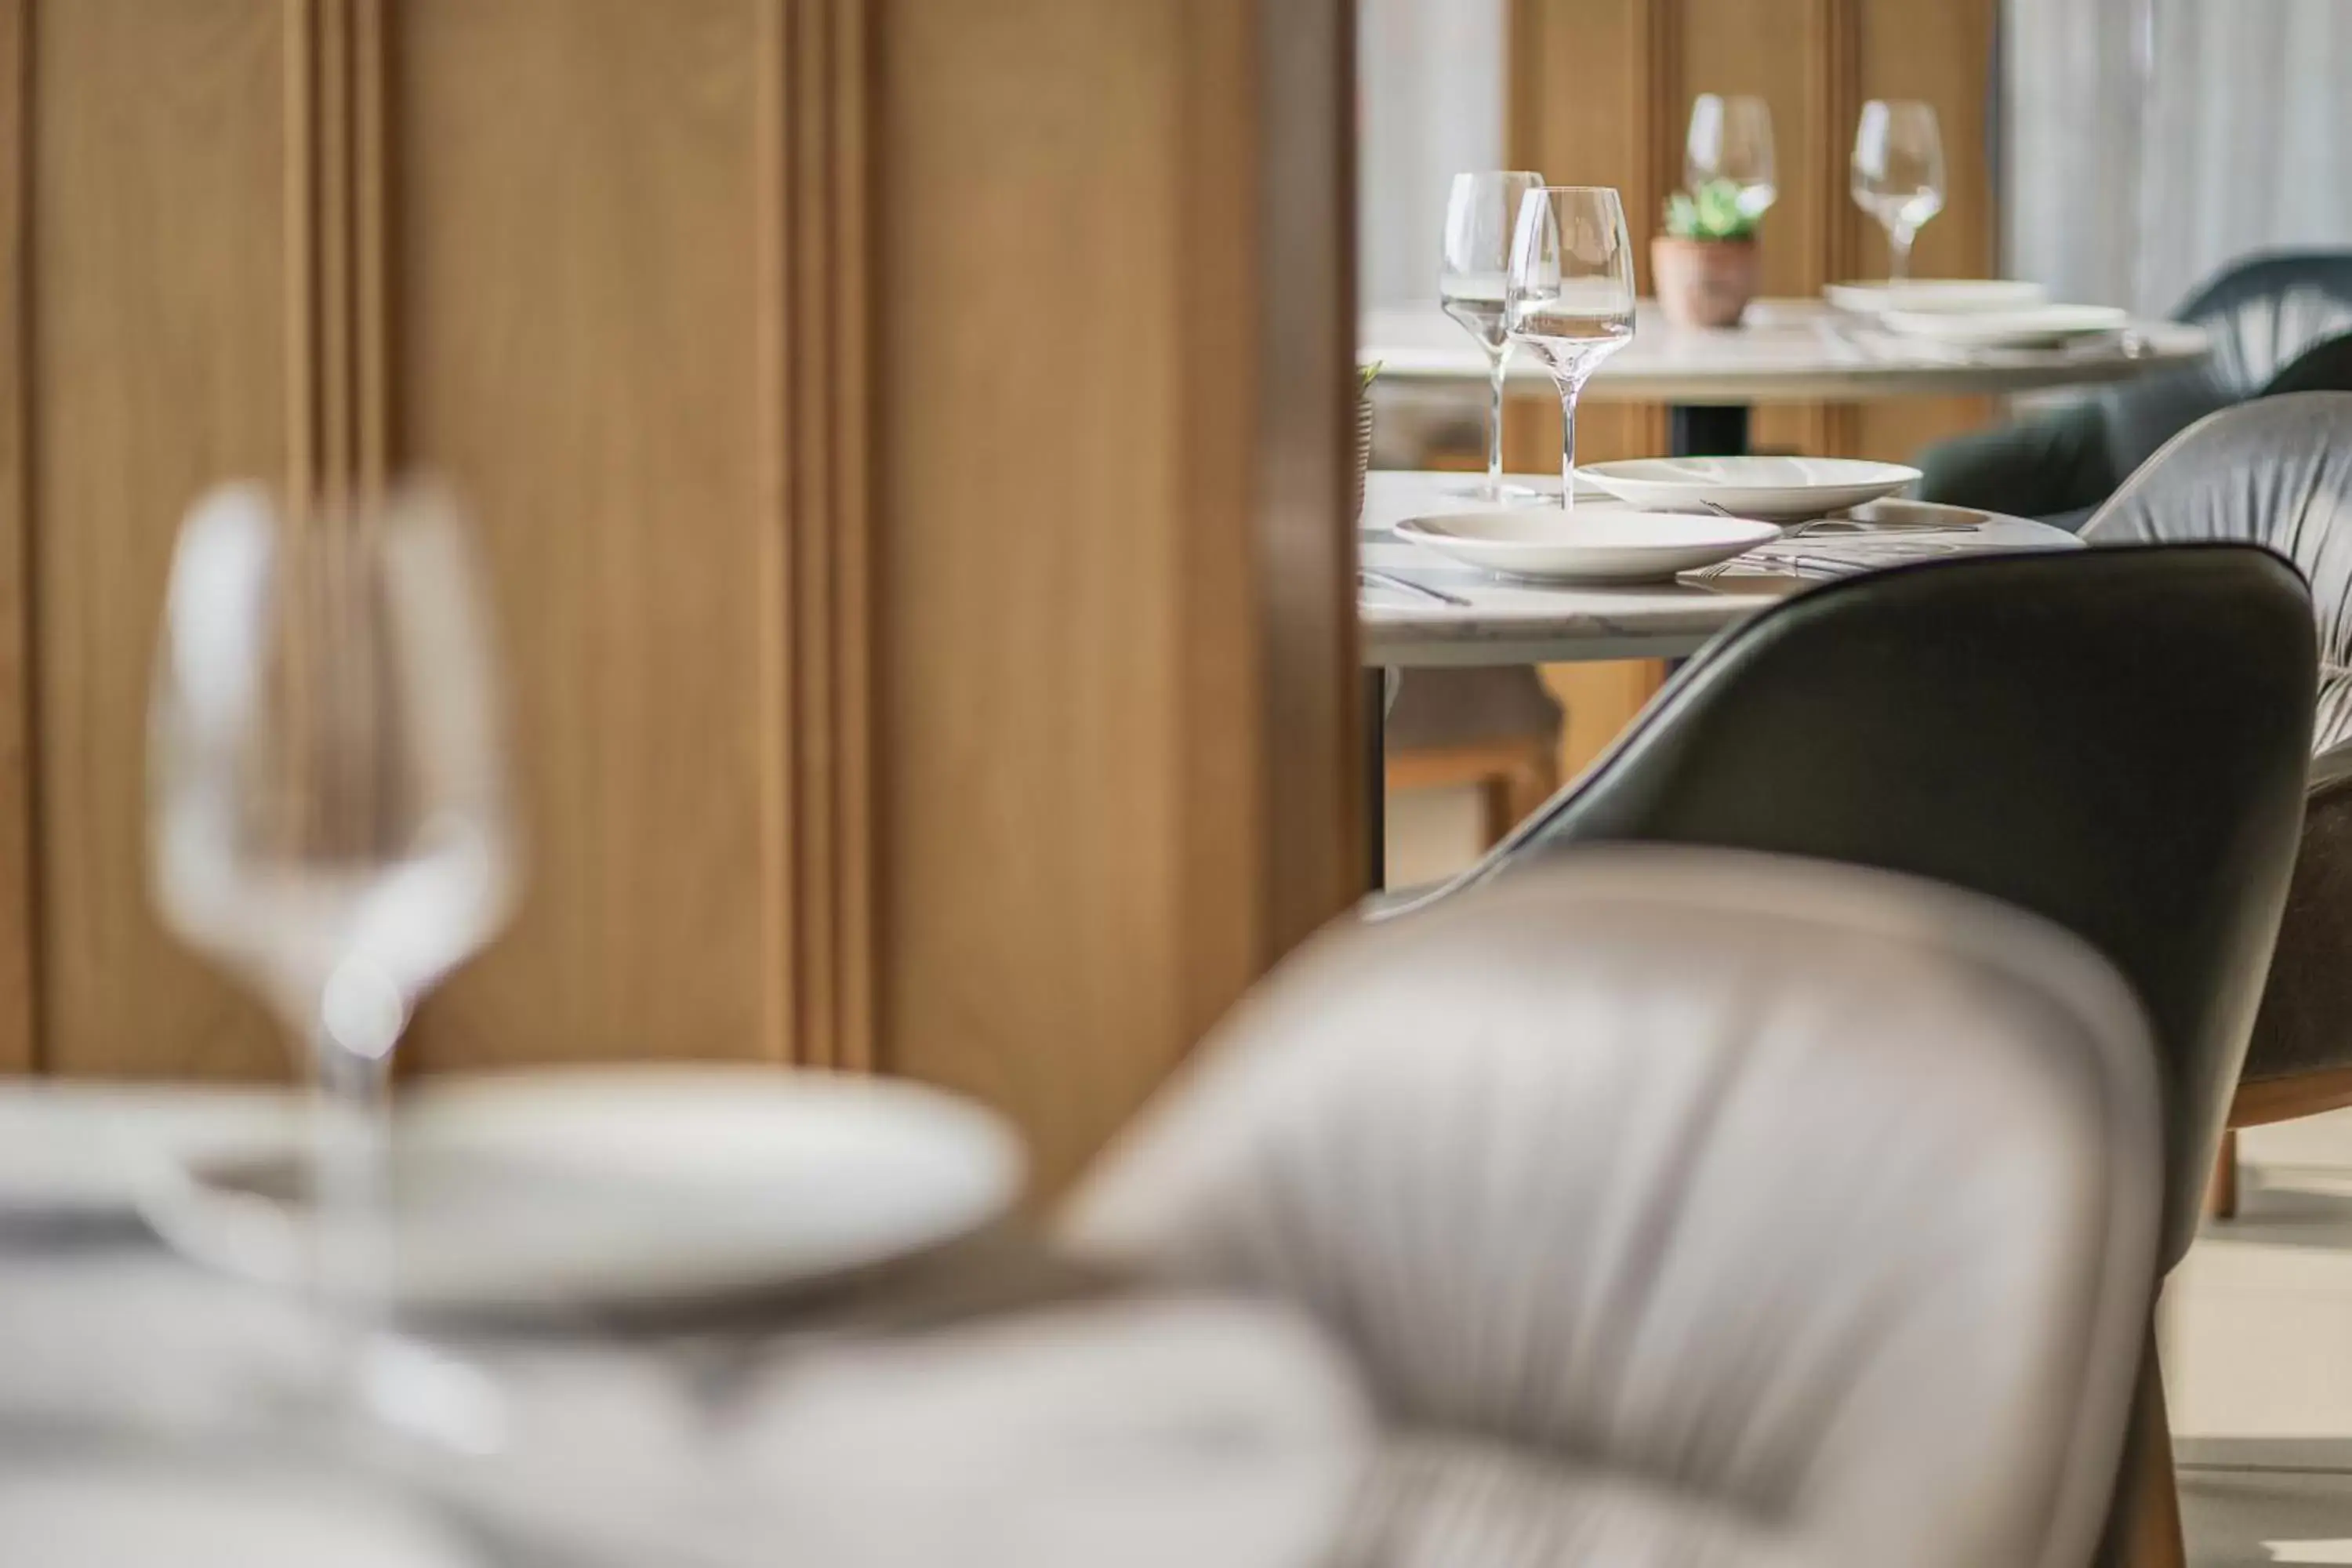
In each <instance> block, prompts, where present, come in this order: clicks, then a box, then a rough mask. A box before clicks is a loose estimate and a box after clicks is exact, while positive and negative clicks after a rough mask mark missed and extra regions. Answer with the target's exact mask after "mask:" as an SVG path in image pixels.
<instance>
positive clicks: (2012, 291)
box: [1822, 278, 2050, 316]
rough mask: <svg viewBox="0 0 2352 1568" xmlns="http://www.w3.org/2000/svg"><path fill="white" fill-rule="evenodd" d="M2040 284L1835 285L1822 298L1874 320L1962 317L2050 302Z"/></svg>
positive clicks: (1978, 280) (1947, 280) (1956, 280)
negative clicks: (1900, 315) (1908, 313)
mask: <svg viewBox="0 0 2352 1568" xmlns="http://www.w3.org/2000/svg"><path fill="white" fill-rule="evenodd" d="M2049 297H2050V296H2049V291H2048V290H2046V289H2043V288H2042V285H2041V284H2039V283H2029V282H2027V281H2025V280H2024V279H2020V278H1923V279H1918V280H1916V282H1909V283H1892V282H1879V283H1832V284H1830V285H1828V286H1827V287H1825V288H1824V289H1822V299H1824V300H1828V301H1829V302H1830V304H1831V305H1832V306H1833V307H1834V308H1836V309H1838V310H1851V311H1853V313H1854V314H1856V315H1860V316H1875V315H1879V314H1881V313H1883V312H1885V311H1887V310H1916V311H1939V312H1944V313H1947V314H1961V313H1967V312H1971V311H1978V310H2031V309H2032V307H2034V306H2036V305H2039V304H2041V303H2042V302H2043V301H2044V300H2047V299H2049Z"/></svg>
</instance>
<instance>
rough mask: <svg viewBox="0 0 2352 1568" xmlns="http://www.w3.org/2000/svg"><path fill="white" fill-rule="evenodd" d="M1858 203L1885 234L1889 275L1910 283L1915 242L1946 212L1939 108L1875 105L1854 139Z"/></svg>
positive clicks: (1866, 112)
mask: <svg viewBox="0 0 2352 1568" xmlns="http://www.w3.org/2000/svg"><path fill="white" fill-rule="evenodd" d="M1852 188H1853V199H1854V202H1855V204H1856V205H1859V206H1860V207H1861V208H1862V210H1863V211H1864V212H1866V213H1868V214H1869V215H1870V216H1873V217H1874V218H1876V219H1877V220H1878V222H1879V226H1881V227H1882V228H1884V229H1885V230H1886V247H1887V254H1888V261H1887V269H1886V275H1887V278H1888V279H1889V280H1891V281H1893V282H1896V283H1902V282H1906V281H1908V280H1909V279H1910V277H1911V242H1912V240H1913V239H1915V238H1916V237H1918V233H1919V230H1920V227H1921V226H1923V225H1925V224H1926V223H1927V220H1928V219H1929V218H1931V217H1934V216H1936V215H1937V213H1939V212H1942V211H1943V210H1944V140H1943V134H1942V132H1940V131H1939V130H1937V125H1936V108H1935V105H1933V104H1929V103H1919V102H1916V101H1914V100H1899V99H1898V100H1885V99H1876V98H1874V99H1872V100H1870V101H1869V102H1868V103H1865V104H1864V105H1863V106H1862V124H1861V126H1860V128H1859V129H1857V130H1856V131H1855V132H1854V137H1853V180H1852Z"/></svg>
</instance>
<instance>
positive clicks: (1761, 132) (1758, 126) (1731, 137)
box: [1683, 92, 1780, 218]
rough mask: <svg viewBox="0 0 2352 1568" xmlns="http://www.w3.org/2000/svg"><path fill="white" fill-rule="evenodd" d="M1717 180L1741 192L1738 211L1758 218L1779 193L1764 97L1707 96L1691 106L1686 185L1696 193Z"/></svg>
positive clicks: (1769, 116) (1685, 158) (1685, 149)
mask: <svg viewBox="0 0 2352 1568" xmlns="http://www.w3.org/2000/svg"><path fill="white" fill-rule="evenodd" d="M1718 180H1724V181H1728V182H1729V183H1730V184H1732V185H1734V186H1735V187H1737V188H1738V192H1739V211H1740V213H1741V214H1742V215H1743V216H1747V217H1749V218H1759V217H1762V216H1764V214H1765V213H1766V212H1767V211H1769V209H1770V207H1771V205H1772V204H1773V202H1774V201H1775V200H1777V199H1778V198H1779V196H1780V186H1779V185H1778V184H1775V183H1774V181H1773V174H1772V110H1771V106H1770V105H1769V104H1767V103H1766V102H1765V101H1764V100H1762V99H1760V98H1753V97H1749V96H1747V95H1744V94H1743V95H1740V96H1738V97H1732V98H1725V97H1722V96H1720V95H1719V94H1717V93H1712V92H1703V93H1700V94H1699V95H1698V97H1697V99H1696V100H1694V101H1693V102H1692V104H1691V117H1690V134H1689V136H1688V137H1687V138H1686V139H1685V142H1684V144H1683V184H1684V186H1685V188H1686V189H1688V190H1689V191H1691V192H1692V193H1693V194H1696V193H1697V192H1698V191H1699V190H1700V189H1701V188H1702V187H1704V186H1706V185H1709V184H1714V183H1715V182H1717V181H1718Z"/></svg>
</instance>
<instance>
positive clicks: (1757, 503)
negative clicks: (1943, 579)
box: [1577, 458, 1919, 522]
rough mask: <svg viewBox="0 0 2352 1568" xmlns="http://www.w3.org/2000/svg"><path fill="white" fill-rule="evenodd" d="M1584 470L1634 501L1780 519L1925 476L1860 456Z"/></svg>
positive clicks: (1637, 461) (1656, 462)
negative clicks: (1716, 509) (1720, 509)
mask: <svg viewBox="0 0 2352 1568" xmlns="http://www.w3.org/2000/svg"><path fill="white" fill-rule="evenodd" d="M1577 472H1578V474H1580V475H1581V476H1582V477H1583V478H1585V479H1591V481H1592V482H1593V483H1594V484H1596V485H1599V486H1600V487H1601V489H1605V490H1607V491H1608V492H1609V493H1610V494H1612V495H1613V496H1615V497H1616V498H1617V499H1618V500H1622V501H1624V502H1625V503H1626V504H1628V505H1629V506H1637V507H1642V508H1644V509H1646V510H1652V511H1677V512H1683V511H1704V510H1706V509H1707V508H1708V507H1711V506H1715V507H1721V508H1722V509H1723V510H1726V511H1728V512H1734V513H1737V514H1738V515H1739V516H1741V517H1760V518H1769V519H1771V520H1773V521H1780V522H1786V521H1790V520H1792V519H1797V518H1809V517H1819V516H1821V515H1822V513H1823V512H1830V511H1836V510H1840V509H1841V508H1843V507H1849V506H1859V505H1861V504H1862V503H1863V502H1864V501H1866V500H1877V499H1878V498H1879V497H1881V496H1887V495H1893V494H1894V493H1895V491H1896V490H1899V489H1902V488H1903V487H1904V486H1905V485H1907V484H1909V483H1911V482H1912V481H1913V480H1914V479H1917V478H1918V477H1919V470H1918V469H1916V468H1906V467H1904V466H1903V465H1902V464H1900V463H1874V462H1869V461H1866V460H1864V459H1863V458H1629V459H1627V460H1626V461H1624V462H1620V463H1593V464H1590V465H1588V466H1587V467H1584V468H1579V469H1577Z"/></svg>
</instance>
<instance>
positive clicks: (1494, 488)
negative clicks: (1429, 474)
mask: <svg viewBox="0 0 2352 1568" xmlns="http://www.w3.org/2000/svg"><path fill="white" fill-rule="evenodd" d="M1445 493H1446V494H1447V495H1449V496H1458V497H1460V498H1461V499H1462V500H1483V501H1491V502H1494V503H1496V505H1500V506H1533V505H1535V504H1537V503H1538V502H1541V501H1549V502H1554V503H1557V502H1558V501H1559V492H1558V491H1555V490H1539V489H1536V488H1535V487H1534V486H1533V485H1514V484H1507V483H1506V484H1500V485H1496V484H1490V483H1488V482H1487V481H1486V480H1485V479H1477V480H1475V481H1473V482H1471V483H1468V484H1460V485H1448V486H1446V487H1445Z"/></svg>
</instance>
